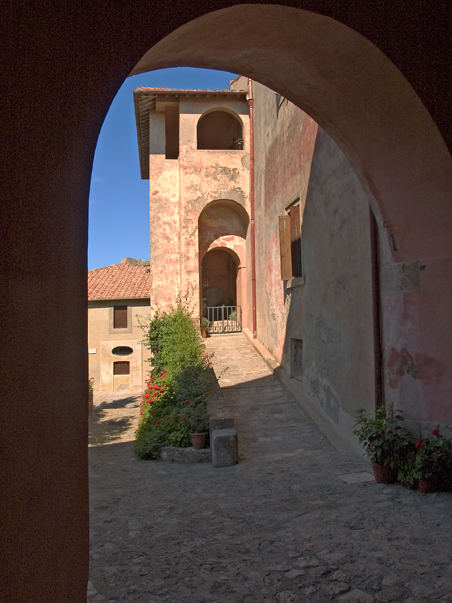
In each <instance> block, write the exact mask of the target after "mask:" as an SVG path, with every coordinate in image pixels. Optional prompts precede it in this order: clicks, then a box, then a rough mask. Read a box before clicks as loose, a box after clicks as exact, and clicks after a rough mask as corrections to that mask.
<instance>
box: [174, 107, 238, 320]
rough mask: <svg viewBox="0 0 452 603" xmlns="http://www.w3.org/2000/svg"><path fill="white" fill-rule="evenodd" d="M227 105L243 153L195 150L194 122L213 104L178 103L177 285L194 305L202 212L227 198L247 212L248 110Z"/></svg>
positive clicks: (197, 284)
mask: <svg viewBox="0 0 452 603" xmlns="http://www.w3.org/2000/svg"><path fill="white" fill-rule="evenodd" d="M221 103H222V104H223V105H225V104H226V101H224V100H222V101H221ZM230 105H231V107H233V108H235V109H236V110H237V112H238V113H240V114H241V118H242V120H243V133H244V140H245V144H244V149H243V150H227V151H221V150H198V149H197V145H196V124H197V121H198V119H199V117H200V115H201V114H202V113H203V112H204V111H206V110H209V109H211V108H212V107H214V106H215V105H214V104H212V102H211V101H206V102H205V103H202V102H201V101H198V102H196V103H195V102H190V103H188V102H187V103H186V104H184V103H181V115H180V156H179V157H180V158H179V165H180V169H179V178H180V180H179V182H180V216H181V217H180V257H179V263H180V274H181V285H180V286H181V290H182V292H183V293H184V292H185V291H187V290H189V291H191V292H192V299H193V302H194V304H195V306H196V304H197V300H198V297H199V296H198V287H199V250H198V219H199V216H200V214H201V212H202V210H203V209H204V208H205V207H206V205H208V204H209V203H210V202H212V201H214V200H217V199H229V200H232V201H235V202H236V203H238V204H239V205H241V206H242V207H244V208H245V209H246V210H247V211H249V123H248V117H247V113H248V108H247V105H246V103H244V102H240V103H239V102H237V101H235V100H233V101H231V102H230ZM216 106H218V104H217V105H216ZM233 226H234V225H232V227H233ZM195 311H197V307H195Z"/></svg>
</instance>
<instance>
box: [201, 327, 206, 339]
mask: <svg viewBox="0 0 452 603" xmlns="http://www.w3.org/2000/svg"><path fill="white" fill-rule="evenodd" d="M201 337H202V338H203V339H206V338H207V327H206V328H204V327H201Z"/></svg>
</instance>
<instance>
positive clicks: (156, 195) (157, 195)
mask: <svg viewBox="0 0 452 603" xmlns="http://www.w3.org/2000/svg"><path fill="white" fill-rule="evenodd" d="M149 190H150V211H149V222H150V269H151V291H150V297H151V306H152V308H154V309H155V308H166V307H168V306H170V305H171V304H173V303H174V301H175V298H176V295H177V294H178V293H179V291H180V262H179V250H180V241H179V223H180V208H179V161H178V160H177V159H165V155H151V156H150V158H149Z"/></svg>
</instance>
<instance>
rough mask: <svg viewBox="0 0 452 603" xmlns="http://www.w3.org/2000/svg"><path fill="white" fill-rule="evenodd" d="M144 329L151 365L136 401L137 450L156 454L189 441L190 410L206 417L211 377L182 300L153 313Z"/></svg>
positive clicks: (142, 454) (196, 329)
mask: <svg viewBox="0 0 452 603" xmlns="http://www.w3.org/2000/svg"><path fill="white" fill-rule="evenodd" d="M146 334H147V340H148V344H149V347H150V349H151V353H152V358H151V362H152V365H153V368H152V371H151V374H150V377H149V380H148V383H147V388H146V390H145V392H144V394H143V399H142V402H141V405H140V419H139V422H138V427H137V430H136V440H135V452H136V454H137V455H138V456H139V457H140V458H143V459H156V458H158V457H159V456H160V450H161V448H162V446H164V445H165V444H170V445H172V446H178V447H186V446H190V431H191V423H192V421H191V420H190V421H189V415H190V416H191V415H192V413H193V409H197V410H196V412H195V414H196V416H198V415H199V416H203V417H206V421H207V410H206V409H207V397H208V389H209V378H208V373H207V363H206V360H205V359H204V357H203V345H202V340H201V337H200V333H199V327H197V326H196V325H195V323H194V321H193V319H192V315H191V313H190V312H189V311H188V309H187V307H186V306H184V304H182V303H181V301H180V300H179V301H178V303H177V305H176V307H175V308H173V309H172V310H169V311H167V312H161V313H157V314H156V315H155V316H154V318H153V319H152V321H151V322H150V324H149V326H148V327H147V329H146Z"/></svg>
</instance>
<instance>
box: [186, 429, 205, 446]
mask: <svg viewBox="0 0 452 603" xmlns="http://www.w3.org/2000/svg"><path fill="white" fill-rule="evenodd" d="M190 438H191V445H192V446H193V448H196V449H197V450H201V448H204V447H205V445H206V442H207V433H206V432H204V433H191V434H190Z"/></svg>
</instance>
